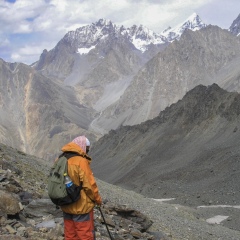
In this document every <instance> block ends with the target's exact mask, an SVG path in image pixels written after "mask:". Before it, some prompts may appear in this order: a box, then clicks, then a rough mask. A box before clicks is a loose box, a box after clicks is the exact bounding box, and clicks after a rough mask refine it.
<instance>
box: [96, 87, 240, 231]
mask: <svg viewBox="0 0 240 240" xmlns="http://www.w3.org/2000/svg"><path fill="white" fill-rule="evenodd" d="M239 101H240V95H239V94H238V93H229V92H227V91H225V90H223V89H221V88H220V87H219V86H217V85H216V84H213V85H210V86H208V87H206V86H202V85H200V86H197V87H195V88H194V89H192V90H191V91H189V92H188V93H187V94H186V95H185V96H184V98H183V99H182V100H180V101H178V102H177V103H175V104H172V105H171V106H170V107H167V108H166V109H165V110H164V111H162V112H161V113H160V114H159V116H158V117H156V118H154V119H152V120H148V121H146V122H144V123H142V124H139V125H135V126H123V127H121V128H119V129H117V130H111V131H110V132H109V133H108V134H106V135H105V136H103V137H102V138H100V139H99V140H98V141H97V142H96V143H95V144H94V146H93V148H92V156H93V158H94V159H97V161H95V162H94V163H93V170H94V172H95V176H96V177H98V178H99V179H101V180H103V181H106V182H109V183H111V184H116V185H118V186H121V187H124V188H126V189H130V190H133V191H136V192H138V193H141V194H143V195H145V196H146V197H152V198H157V199H159V198H167V199H171V198H174V199H175V200H173V201H171V202H173V203H180V204H183V205H186V206H194V207H197V206H199V205H207V206H208V205H226V206H232V205H233V206H235V205H236V206H238V205H239V201H238V199H240V196H239V193H240V191H239V185H238V182H239V176H240V175H239V169H240V165H239V164H240V154H239V147H238V146H239V139H240V136H239V134H240V132H239V127H238V125H239V121H240V118H239V117H240V110H239V106H240V103H239ZM237 216H239V213H238V215H237ZM234 221H237V217H236V218H234ZM234 221H233V222H232V223H229V222H227V224H230V225H231V224H234ZM235 227H236V226H235ZM238 230H239V229H238Z"/></svg>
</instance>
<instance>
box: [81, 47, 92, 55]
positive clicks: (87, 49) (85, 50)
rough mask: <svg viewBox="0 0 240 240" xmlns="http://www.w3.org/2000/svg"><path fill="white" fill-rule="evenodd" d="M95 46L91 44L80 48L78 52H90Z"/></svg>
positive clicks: (82, 53)
mask: <svg viewBox="0 0 240 240" xmlns="http://www.w3.org/2000/svg"><path fill="white" fill-rule="evenodd" d="M94 48H95V46H91V47H90V48H78V51H77V53H79V54H80V55H84V54H88V53H89V52H90V51H91V50H92V49H94Z"/></svg>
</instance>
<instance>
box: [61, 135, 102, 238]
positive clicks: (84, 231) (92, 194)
mask: <svg viewBox="0 0 240 240" xmlns="http://www.w3.org/2000/svg"><path fill="white" fill-rule="evenodd" d="M89 148H90V142H89V140H88V139H87V138H86V137H85V136H79V137H77V138H75V139H73V141H72V142H70V143H68V144H66V145H65V146H63V147H62V149H61V150H62V152H63V153H66V154H73V156H71V157H70V158H68V175H69V177H70V178H71V180H72V182H73V183H74V184H76V185H78V186H79V185H81V184H82V190H81V192H80V194H81V197H80V199H79V200H77V201H76V202H74V203H71V204H69V205H64V206H61V209H62V211H63V218H64V235H65V240H70V239H71V240H73V239H74V240H94V239H95V231H94V219H93V208H94V206H95V205H98V206H100V205H101V204H102V199H101V196H100V194H99V192H98V187H97V184H96V181H95V179H94V176H93V173H92V170H91V168H90V163H91V158H90V157H89V156H88V151H89ZM76 153H77V154H79V155H81V156H79V155H76Z"/></svg>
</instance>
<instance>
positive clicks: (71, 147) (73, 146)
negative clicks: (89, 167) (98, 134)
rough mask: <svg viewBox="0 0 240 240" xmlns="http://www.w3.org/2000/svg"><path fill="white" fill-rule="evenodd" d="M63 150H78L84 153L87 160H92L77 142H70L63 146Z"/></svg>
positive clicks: (77, 151)
mask: <svg viewBox="0 0 240 240" xmlns="http://www.w3.org/2000/svg"><path fill="white" fill-rule="evenodd" d="M61 150H62V152H76V153H78V154H80V155H82V156H83V157H84V158H86V159H87V160H89V161H91V158H90V157H89V156H88V155H87V154H86V153H85V152H84V151H83V150H82V149H81V147H79V146H78V145H77V144H76V143H74V142H70V143H68V144H66V145H64V146H63V147H62V149H61Z"/></svg>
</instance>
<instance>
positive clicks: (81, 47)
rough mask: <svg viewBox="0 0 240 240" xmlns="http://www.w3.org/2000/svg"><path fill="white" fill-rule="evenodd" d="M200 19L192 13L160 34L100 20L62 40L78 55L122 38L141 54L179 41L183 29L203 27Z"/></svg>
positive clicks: (70, 33)
mask: <svg viewBox="0 0 240 240" xmlns="http://www.w3.org/2000/svg"><path fill="white" fill-rule="evenodd" d="M205 26H206V24H204V23H203V22H202V20H201V19H200V17H199V16H198V15H197V14H196V13H193V14H192V15H191V16H190V17H189V18H188V19H187V20H186V21H184V22H183V23H182V24H180V25H178V26H177V27H175V28H170V27H168V28H167V29H166V30H164V31H163V32H162V33H161V34H158V33H155V32H154V31H152V30H150V29H148V28H147V27H145V26H143V25H139V26H137V25H133V26H132V27H129V28H125V27H124V26H118V25H116V24H114V23H112V21H111V20H109V19H104V18H101V19H99V20H98V21H97V22H95V23H92V24H90V25H86V26H83V27H80V28H78V29H77V30H76V31H71V32H68V33H67V34H66V35H65V37H64V39H65V40H66V41H67V42H70V43H71V45H74V46H77V49H78V53H80V54H83V53H84V54H86V53H88V52H89V51H90V50H91V49H93V48H95V46H96V45H97V44H98V43H99V41H102V40H104V39H105V38H108V37H118V38H119V37H124V38H126V39H128V41H130V42H131V43H132V44H133V45H134V46H135V48H136V49H138V50H140V51H141V52H145V51H146V50H148V48H149V46H150V45H159V44H164V43H167V42H172V41H173V40H175V39H179V38H180V37H181V35H182V33H183V32H184V30H185V29H191V30H193V31H196V30H199V29H201V28H203V27H205Z"/></svg>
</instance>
